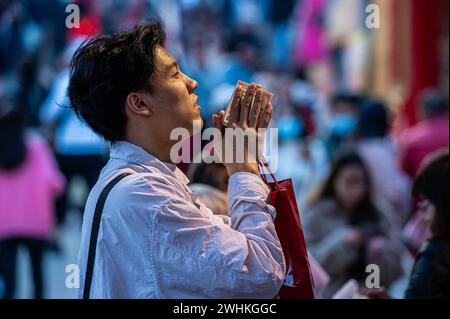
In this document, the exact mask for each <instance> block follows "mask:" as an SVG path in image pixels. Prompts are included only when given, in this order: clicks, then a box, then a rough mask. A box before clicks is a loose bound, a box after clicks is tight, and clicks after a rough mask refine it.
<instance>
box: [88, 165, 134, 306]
mask: <svg viewBox="0 0 450 319" xmlns="http://www.w3.org/2000/svg"><path fill="white" fill-rule="evenodd" d="M127 175H129V174H127V173H124V174H120V175H118V176H116V177H115V178H114V179H113V180H112V181H110V182H109V183H108V184H107V185H106V187H105V188H104V189H103V191H102V192H101V193H100V196H99V197H98V200H97V205H96V206H95V212H94V219H93V220H92V228H91V240H90V242H89V251H88V260H87V265H86V276H85V278H84V290H83V299H89V295H90V291H91V283H92V274H93V271H94V261H95V251H96V247H97V238H98V230H99V228H100V221H101V219H102V213H103V207H104V206H105V202H106V198H107V197H108V194H109V192H110V191H111V189H112V188H113V187H114V186H115V185H116V184H117V183H118V182H119V181H120V180H121V179H122V178H124V177H125V176H127Z"/></svg>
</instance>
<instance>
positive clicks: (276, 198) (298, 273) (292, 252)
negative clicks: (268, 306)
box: [259, 159, 316, 299]
mask: <svg viewBox="0 0 450 319" xmlns="http://www.w3.org/2000/svg"><path fill="white" fill-rule="evenodd" d="M259 164H260V165H259V168H260V173H261V178H262V179H263V180H264V182H265V183H266V184H267V186H269V188H270V190H271V192H270V194H269V199H270V204H271V205H272V206H274V207H275V209H276V211H277V216H276V218H275V228H276V231H277V235H278V238H279V239H280V242H281V246H282V248H283V254H284V258H285V260H286V278H285V281H284V284H283V286H282V287H281V290H280V292H279V295H280V298H281V299H315V298H316V294H315V288H314V282H313V279H312V275H311V268H310V266H309V260H308V252H307V250H306V243H305V237H304V236H303V229H302V224H301V221H300V215H299V212H298V207H297V201H296V199H295V193H294V187H293V185H292V180H291V179H290V178H289V179H285V180H281V181H277V180H276V179H275V176H274V175H273V173H272V171H271V170H270V167H269V165H268V164H267V162H266V161H265V160H264V159H261V161H260V163H259ZM264 168H265V169H266V170H267V171H268V172H269V174H270V176H271V177H272V179H273V182H268V181H267V177H266V175H265V174H263V170H264Z"/></svg>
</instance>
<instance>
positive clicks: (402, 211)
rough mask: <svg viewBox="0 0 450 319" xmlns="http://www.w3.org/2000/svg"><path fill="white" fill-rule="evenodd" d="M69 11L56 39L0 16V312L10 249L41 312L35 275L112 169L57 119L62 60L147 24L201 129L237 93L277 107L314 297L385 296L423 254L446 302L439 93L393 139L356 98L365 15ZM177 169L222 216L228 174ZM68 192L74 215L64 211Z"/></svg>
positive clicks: (62, 116) (259, 6)
mask: <svg viewBox="0 0 450 319" xmlns="http://www.w3.org/2000/svg"><path fill="white" fill-rule="evenodd" d="M72 2H73V3H76V4H78V5H79V7H80V12H81V21H80V28H75V29H67V28H66V24H65V20H66V17H67V13H66V11H65V8H66V5H67V4H68V2H67V1H63V0H59V1H54V0H39V1H37V0H17V1H9V0H0V39H2V40H1V41H0V296H3V297H5V298H13V297H14V296H15V294H16V281H17V278H16V277H17V275H16V270H17V265H16V261H17V251H18V248H19V247H25V248H26V249H27V250H28V251H29V256H30V258H29V259H30V261H31V265H32V266H31V269H32V272H33V281H34V294H33V297H36V298H42V297H45V296H46V291H45V283H46V279H45V278H43V270H42V265H43V259H44V258H45V255H46V253H48V251H56V252H58V250H60V249H61V248H60V246H59V236H60V232H59V229H60V228H61V225H63V224H64V223H65V221H66V215H67V212H69V211H74V210H78V211H80V212H82V211H83V207H84V198H85V197H86V196H87V194H88V192H89V190H90V188H91V187H92V186H93V185H94V184H95V182H96V180H97V177H98V174H99V172H100V170H101V168H102V167H103V165H104V164H105V163H106V161H107V159H108V145H107V144H106V143H105V142H104V141H103V140H102V139H100V138H99V137H98V136H96V135H95V134H94V133H93V132H92V131H91V130H90V129H89V128H87V126H86V125H84V124H83V123H82V122H80V120H79V119H78V118H77V117H76V116H75V115H74V114H73V113H72V112H71V110H70V108H69V105H68V103H69V102H68V98H67V96H66V88H67V84H68V76H69V65H70V60H71V57H72V55H73V53H74V52H75V50H76V49H77V48H78V47H79V45H80V44H81V43H82V42H83V41H84V40H85V39H86V38H88V37H90V36H92V35H94V34H96V33H112V32H116V31H119V30H122V29H126V28H129V27H131V26H133V25H135V24H136V23H138V22H140V21H142V20H145V19H155V18H158V19H162V20H163V22H164V24H165V28H166V32H167V40H166V45H165V46H166V48H167V50H168V51H169V52H171V54H173V55H174V56H175V57H176V58H177V60H178V61H179V64H180V68H181V69H182V70H183V71H184V72H185V73H186V74H188V75H189V76H190V77H192V78H194V79H195V80H197V81H198V83H199V86H198V89H197V90H196V94H197V95H198V96H199V104H200V105H201V106H202V116H203V118H204V121H205V128H206V127H208V126H211V120H210V118H211V115H212V114H213V113H217V112H218V111H219V110H220V109H223V108H224V107H225V106H226V104H227V102H228V100H229V98H230V96H231V94H232V91H233V89H234V87H235V84H236V81H237V80H243V81H246V82H254V83H260V84H261V85H262V86H263V87H264V88H265V89H267V90H269V91H271V92H273V93H274V100H273V105H274V114H273V118H272V122H271V127H274V128H278V130H279V131H278V135H279V149H278V169H277V171H276V174H275V176H276V177H277V178H279V179H283V178H292V181H293V183H294V188H295V191H296V198H297V204H298V206H299V209H300V214H301V218H302V222H303V229H304V232H305V237H306V241H307V244H308V250H309V253H310V256H311V258H312V259H313V264H314V267H315V268H317V270H316V272H315V273H319V275H318V277H317V278H315V280H316V286H317V287H316V288H317V292H318V295H319V296H320V297H323V298H331V297H333V296H334V295H335V293H336V292H337V291H338V290H339V289H340V288H341V287H342V286H343V285H345V284H346V283H348V282H349V280H355V281H356V282H357V283H358V285H361V286H364V282H365V278H366V276H367V273H366V271H365V270H366V265H368V264H376V265H378V266H379V267H380V273H381V284H382V286H384V287H387V288H389V287H390V286H391V285H393V284H394V283H395V282H397V281H398V280H400V279H401V278H410V272H411V269H410V268H408V267H405V265H404V264H405V260H408V258H409V259H412V260H414V258H416V257H417V258H419V256H421V254H422V256H423V254H424V249H428V250H426V251H425V253H426V254H428V255H427V256H429V254H431V255H432V256H438V257H436V258H437V259H436V260H437V262H434V263H433V262H432V263H430V264H427V265H423V264H421V265H420V266H421V267H443V269H444V270H442V269H440V270H439V271H438V270H436V276H437V277H438V278H433V279H432V280H435V281H436V282H437V283H436V286H433V287H431V288H430V287H427V288H426V289H428V290H427V291H428V292H429V296H431V297H442V296H443V295H442V294H444V293H445V294H446V295H445V296H446V297H448V288H445V289H444V292H443V288H442V287H443V285H444V284H445V283H447V285H448V204H447V205H443V206H442V205H441V204H442V203H443V202H446V201H448V153H445V150H448V144H449V138H448V134H449V133H448V130H449V128H448V96H447V92H445V91H443V90H442V89H440V88H439V87H429V88H423V89H422V90H421V92H420V94H419V95H418V98H417V99H416V100H415V103H416V105H417V110H418V114H420V116H419V118H418V119H417V121H416V123H413V125H409V127H402V128H401V129H397V127H394V126H395V125H394V124H395V123H396V121H397V118H398V117H399V116H400V113H401V111H399V110H398V109H393V108H392V105H390V104H389V103H387V101H386V100H384V99H383V97H380V96H379V95H376V94H374V92H373V91H371V90H370V89H369V86H368V85H367V81H368V77H367V73H369V69H370V66H371V61H372V60H371V58H372V56H371V50H370V44H371V43H372V40H373V38H372V34H371V30H369V29H367V28H366V27H365V24H364V23H365V17H366V15H367V13H366V12H365V6H366V4H367V3H368V1H364V0H361V1H357V0H354V1H336V0H328V1H327V0H284V1H276V0H239V1H238V0H215V1H212V0H165V1H156V0H155V1H153V0H131V1H123V0H111V1H82V0H80V1H72ZM345 5H346V7H345ZM342 6H344V7H342ZM343 9H344V10H343ZM447 37H448V34H447ZM447 41H448V38H447ZM447 59H448V57H447ZM372 67H373V66H372ZM412 67H414V66H412ZM447 76H448V73H447ZM394 128H395V129H394ZM436 152H438V154H437V155H436ZM442 152H444V153H442ZM430 156H431V160H430V159H429V158H430ZM436 163H437V164H436ZM424 165H425V167H424ZM183 169H184V170H185V172H186V173H187V174H188V176H189V177H190V179H191V182H192V184H191V185H192V189H193V190H194V191H196V192H198V193H199V194H200V197H201V199H202V200H203V201H204V203H206V204H207V206H208V207H210V208H211V209H212V211H213V212H215V213H217V214H226V213H227V207H228V206H227V186H228V185H227V184H228V176H227V172H226V170H225V169H224V167H223V166H222V165H220V164H204V163H202V164H195V165H194V164H193V165H191V166H190V167H183ZM430 171H431V172H430ZM445 174H446V175H445ZM418 176H419V177H420V178H421V179H420V178H418ZM430 176H431V177H430ZM439 176H442V177H443V178H439ZM445 176H447V177H445ZM75 177H77V178H81V179H82V180H83V183H81V184H80V183H77V184H74V183H73V179H74V178H75ZM444 178H445V180H446V183H444V182H443V179H444ZM413 186H414V187H413ZM79 188H81V189H82V190H81V192H82V193H83V195H82V196H81V197H82V199H81V200H79V201H74V200H73V197H74V196H71V194H72V193H74V192H75V193H77V192H80V190H79ZM413 189H414V192H413ZM430 194H431V195H430ZM72 195H73V194H72ZM427 205H428V206H427ZM430 205H431V206H433V207H434V212H433V213H430V209H429V206H430ZM433 240H435V241H434V242H433ZM436 240H437V241H438V242H437V244H436ZM442 240H443V241H442ZM426 243H427V244H426ZM430 243H431V244H430ZM424 244H426V245H425V246H424ZM427 245H428V246H427ZM424 247H425V248H424ZM430 247H431V248H430ZM445 251H446V253H445ZM442 254H443V256H441V255H442ZM441 257H442V258H441ZM416 263H417V262H416ZM416 266H417V265H416ZM414 269H416V267H414ZM416 270H417V269H416ZM62 271H63V270H62ZM416 272H417V271H416ZM439 276H440V277H439ZM422 280H423V278H420V280H419V281H420V282H421V281H422ZM430 280H431V279H430ZM416 281H417V279H416ZM413 284H414V278H413V276H411V282H410V287H409V288H408V289H407V290H406V296H409V297H427V296H426V295H425V296H423V295H421V292H422V291H423V289H422V290H420V291H421V292H418V291H417V289H416V287H415V286H414V285H413ZM426 289H425V290H426ZM446 289H447V290H446Z"/></svg>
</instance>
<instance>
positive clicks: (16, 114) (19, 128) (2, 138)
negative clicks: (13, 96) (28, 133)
mask: <svg viewBox="0 0 450 319" xmlns="http://www.w3.org/2000/svg"><path fill="white" fill-rule="evenodd" d="M24 114H25V112H24V110H23V109H21V108H19V107H17V106H16V105H15V103H14V101H11V100H9V99H7V98H6V97H0V169H4V170H14V169H16V168H18V167H19V166H20V165H21V164H22V163H23V161H24V160H25V158H26V155H27V149H26V143H25V127H26V120H25V115H24Z"/></svg>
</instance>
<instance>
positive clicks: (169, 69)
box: [150, 46, 203, 136]
mask: <svg viewBox="0 0 450 319" xmlns="http://www.w3.org/2000/svg"><path fill="white" fill-rule="evenodd" d="M152 84H153V88H154V90H153V94H151V97H150V99H151V104H152V105H153V107H154V112H153V120H152V125H156V126H158V129H159V130H160V132H163V133H167V136H169V135H170V132H171V131H172V130H173V129H174V128H186V129H188V130H189V132H191V134H192V130H193V128H192V122H193V121H194V120H200V121H201V120H202V118H201V116H200V107H199V106H198V105H197V101H198V97H197V95H195V94H194V90H195V89H196V88H197V85H198V84H197V82H196V81H195V80H193V79H191V78H190V77H188V76H187V75H186V74H184V73H183V72H181V70H180V68H179V66H178V64H177V62H176V60H175V59H174V58H173V57H172V56H171V55H170V54H169V53H168V52H167V51H166V50H165V49H164V48H162V47H160V46H159V47H158V48H157V50H156V72H155V74H154V76H153V78H152ZM202 124H203V123H202Z"/></svg>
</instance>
